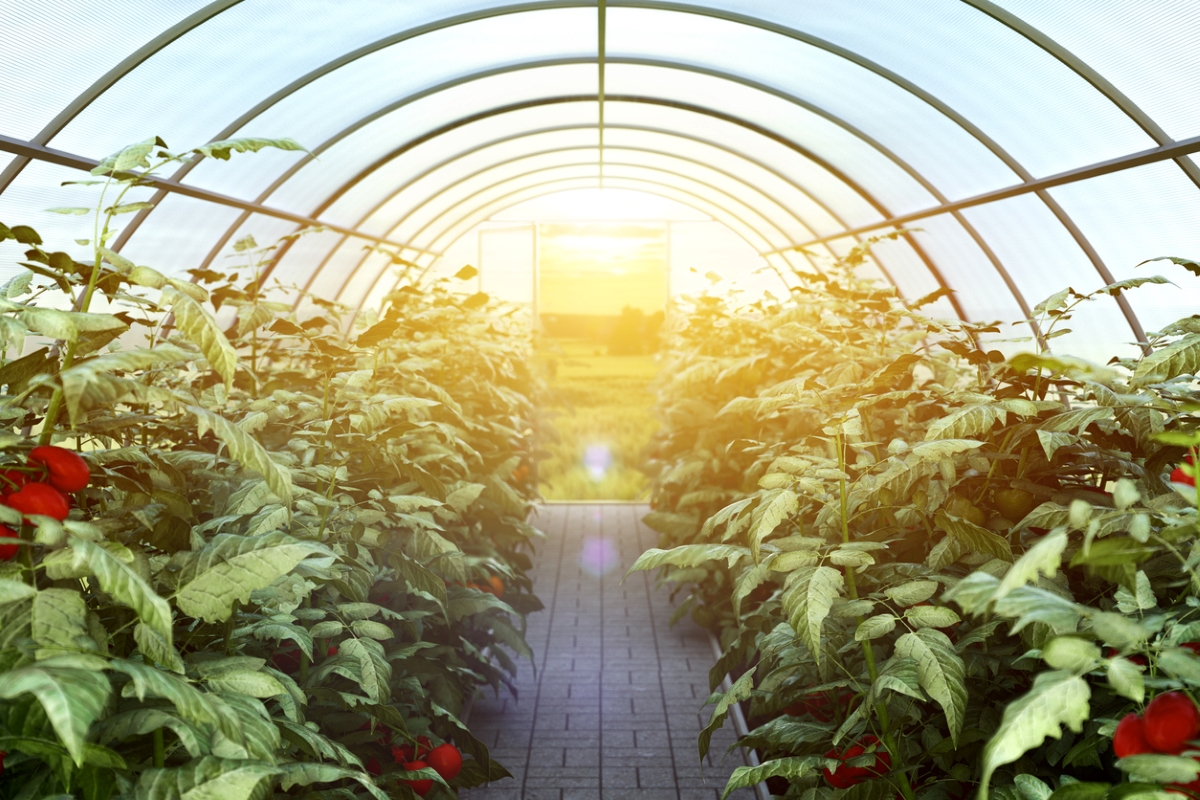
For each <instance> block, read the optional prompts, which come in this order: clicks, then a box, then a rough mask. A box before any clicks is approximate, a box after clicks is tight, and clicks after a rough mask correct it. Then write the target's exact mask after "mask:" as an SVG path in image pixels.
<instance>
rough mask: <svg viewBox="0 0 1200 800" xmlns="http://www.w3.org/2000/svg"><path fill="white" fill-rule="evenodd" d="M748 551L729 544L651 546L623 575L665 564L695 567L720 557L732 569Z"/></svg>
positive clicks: (627, 575) (626, 575)
mask: <svg viewBox="0 0 1200 800" xmlns="http://www.w3.org/2000/svg"><path fill="white" fill-rule="evenodd" d="M749 552H750V551H749V550H747V549H746V548H745V547H738V546H736V545H731V544H686V545H681V546H680V547H673V548H671V549H670V550H659V549H658V548H654V547H652V548H650V549H649V550H647V551H646V552H644V553H642V554H641V555H640V556H638V559H637V561H635V562H633V566H632V567H630V568H629V572H626V573H625V577H626V578H628V577H629V575H630V574H631V573H633V572H637V571H639V570H647V569H657V568H658V567H661V566H664V565H667V564H669V565H671V566H674V567H695V566H699V565H700V564H706V563H708V562H709V561H717V560H720V559H725V562H726V564H727V566H728V568H729V569H733V565H734V564H736V563H737V562H738V560H739V559H740V558H742V557H743V556H746V555H748V554H749Z"/></svg>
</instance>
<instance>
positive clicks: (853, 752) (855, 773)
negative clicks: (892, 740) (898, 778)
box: [822, 735, 892, 789]
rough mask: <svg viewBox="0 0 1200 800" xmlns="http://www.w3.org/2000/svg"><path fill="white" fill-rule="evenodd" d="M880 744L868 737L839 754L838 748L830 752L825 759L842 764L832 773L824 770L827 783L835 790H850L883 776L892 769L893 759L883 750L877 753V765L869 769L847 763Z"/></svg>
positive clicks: (880, 749) (877, 740)
mask: <svg viewBox="0 0 1200 800" xmlns="http://www.w3.org/2000/svg"><path fill="white" fill-rule="evenodd" d="M878 744H879V739H878V738H876V737H874V736H870V735H867V736H864V737H862V738H861V739H859V740H858V741H857V742H856V743H855V744H853V745H851V746H850V747H847V748H846V749H845V750H844V751H842V752H841V753H838V751H837V748H836V747H835V748H834V749H833V750H830V751H829V752H828V753H826V754H825V757H826V758H836V759H837V760H838V761H841V762H842V764H841V766H839V767H838V768H837V769H835V770H833V771H832V772H830V771H829V770H828V769H823V770H822V773H823V774H824V775H825V781H826V782H827V783H828V784H829V785H830V786H832V787H833V788H835V789H848V788H850V787H851V786H854V785H856V784H859V783H862V782H863V781H865V780H868V779H870V778H874V777H878V776H879V775H883V774H884V773H885V772H887V771H888V770H890V769H891V768H892V757H891V756H890V755H888V753H887V751H886V750H884V749H883V748H879V749H878V750H876V751H875V763H874V764H872V765H871V766H869V767H852V766H850V765H848V764H846V763H845V762H847V761H849V760H851V759H853V758H857V757H859V756H861V755H863V754H864V753H866V752H867V748H868V747H871V746H872V745H878Z"/></svg>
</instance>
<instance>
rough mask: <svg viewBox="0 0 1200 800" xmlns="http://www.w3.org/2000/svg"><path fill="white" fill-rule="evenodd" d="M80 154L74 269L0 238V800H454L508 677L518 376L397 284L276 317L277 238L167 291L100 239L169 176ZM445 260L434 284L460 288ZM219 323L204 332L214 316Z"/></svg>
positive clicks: (476, 328)
mask: <svg viewBox="0 0 1200 800" xmlns="http://www.w3.org/2000/svg"><path fill="white" fill-rule="evenodd" d="M265 147H275V148H283V149H295V148H297V147H299V146H298V145H296V144H295V143H294V142H290V141H288V140H278V141H275V140H233V141H227V142H217V143H213V144H209V145H206V146H205V147H202V148H197V149H195V150H191V151H186V152H181V153H177V152H172V151H170V150H168V148H167V146H166V145H165V144H164V143H163V142H162V141H161V140H148V141H146V142H142V143H139V144H137V145H134V146H131V147H129V148H126V149H124V150H122V151H120V152H118V153H116V154H114V155H113V156H111V157H109V158H108V159H106V160H105V161H104V162H102V163H101V164H100V166H99V167H97V169H96V170H95V171H94V173H93V179H92V180H90V181H86V182H84V183H87V184H90V185H94V189H93V190H94V191H96V192H98V194H99V199H98V202H97V204H96V207H95V208H94V209H89V208H62V209H55V210H56V211H58V212H59V213H64V214H72V215H73V214H78V215H86V214H92V215H94V220H95V222H94V226H93V231H94V232H93V235H92V236H91V237H90V238H89V239H87V240H80V241H79V244H80V245H81V246H86V247H87V248H89V249H90V250H91V251H92V253H93V256H94V257H93V259H92V261H91V262H84V261H79V260H76V259H74V258H72V257H71V256H69V255H68V254H66V253H64V252H58V251H53V250H51V249H50V248H49V247H47V246H45V245H44V244H43V242H42V240H41V239H40V237H39V236H38V234H37V233H36V232H35V231H34V230H32V229H30V228H28V227H24V226H18V225H13V226H11V227H10V226H6V225H0V248H5V249H4V250H3V253H4V254H5V255H6V256H7V255H8V254H14V255H15V257H16V260H19V261H20V264H21V265H22V267H23V269H21V270H19V271H18V272H17V273H16V276H15V277H13V278H12V279H11V280H9V281H8V282H7V283H6V284H4V285H3V286H2V287H0V346H2V347H3V353H2V355H3V361H2V362H0V385H3V387H4V392H3V396H2V399H0V426H2V428H3V429H2V431H0V483H2V484H3V486H0V523H2V524H3V525H4V526H5V527H3V528H0V798H4V799H5V800H17V799H18V798H20V799H23V798H38V797H54V796H74V797H82V798H86V800H104V799H105V798H109V797H136V798H156V799H157V798H189V800H191V799H193V798H209V797H220V798H222V800H239V799H240V798H260V797H265V796H277V795H280V794H282V795H287V796H297V797H299V796H303V797H313V798H320V797H343V798H344V797H362V796H367V795H369V796H372V797H376V798H385V797H397V798H411V797H416V796H421V797H425V796H428V797H431V798H433V797H452V796H454V793H455V790H456V789H457V788H460V787H466V786H473V785H478V784H482V783H485V782H487V781H491V780H496V779H498V778H500V777H504V776H506V775H507V774H508V773H507V772H506V771H505V770H504V768H503V766H502V765H500V764H499V763H497V762H495V761H493V760H492V759H491V758H490V756H489V753H488V749H487V747H486V746H485V745H484V744H483V743H482V742H480V741H479V740H478V739H476V738H475V737H474V736H473V735H472V734H471V731H470V730H469V729H468V727H467V726H466V725H465V724H464V723H463V722H462V719H461V717H462V715H463V712H464V709H465V708H466V707H467V704H468V702H469V699H470V698H471V697H472V696H473V695H474V693H475V692H476V690H477V688H479V687H485V686H489V685H490V686H491V687H492V688H494V689H495V690H496V691H500V690H503V689H505V686H506V684H508V685H509V686H511V682H510V676H511V675H512V674H513V673H514V672H515V670H516V668H517V665H516V663H515V661H516V659H518V658H520V657H530V656H531V653H530V651H529V647H528V645H527V644H526V643H525V640H524V635H523V634H524V619H525V615H526V614H528V613H530V612H533V611H535V610H537V609H539V608H540V607H541V604H540V602H539V601H538V599H537V597H536V596H534V595H533V594H532V593H531V591H530V581H529V579H528V578H527V577H526V574H525V573H526V570H528V569H529V567H530V560H529V553H530V552H531V548H532V544H533V542H534V541H535V540H536V539H537V538H538V537H539V536H540V534H539V533H538V531H536V530H535V529H534V528H532V527H530V526H529V525H528V524H527V523H526V518H527V516H528V511H529V509H530V507H531V503H532V501H533V500H534V499H535V498H536V487H534V486H533V485H532V484H531V482H530V478H529V473H530V470H529V465H530V460H531V457H532V456H531V448H532V430H531V427H532V425H531V420H532V418H533V417H532V415H533V411H534V408H533V404H532V398H533V397H534V396H535V393H536V392H537V391H538V386H539V384H538V381H537V380H536V379H535V377H534V376H533V375H532V374H531V372H530V370H529V363H530V348H529V340H528V335H527V333H526V332H525V331H524V330H522V328H521V327H520V326H519V325H517V324H515V323H513V322H512V317H511V315H510V312H509V311H508V310H507V309H505V308H501V307H499V306H497V304H496V303H494V302H492V301H491V300H490V299H489V298H488V297H487V296H486V295H483V294H474V295H467V294H464V293H460V292H458V291H456V289H457V283H456V281H440V282H434V283H425V282H423V281H421V280H420V279H419V276H418V275H417V274H416V272H415V270H414V268H413V266H412V265H410V264H407V263H406V262H404V261H403V260H402V259H400V258H399V257H393V261H394V263H395V264H396V265H397V267H398V268H399V269H400V270H401V271H402V273H403V275H404V277H405V279H404V280H403V281H401V283H400V285H399V288H398V289H397V290H396V291H395V292H393V293H392V294H391V295H389V296H388V298H387V299H386V300H385V302H384V304H383V306H382V308H381V309H380V310H379V311H378V312H372V313H366V314H361V315H359V316H358V318H357V319H356V320H355V319H353V317H352V316H351V312H350V310H349V309H346V308H343V307H341V306H338V305H336V304H333V303H328V302H325V301H323V300H321V299H319V298H308V299H309V300H310V301H311V305H310V307H311V308H312V312H311V313H307V314H306V315H304V316H297V315H296V314H295V313H294V312H293V310H292V308H293V305H292V302H291V301H290V298H287V297H286V292H285V291H284V287H281V286H279V285H278V284H277V283H272V284H270V285H268V284H267V283H266V281H265V280H264V279H263V275H264V274H265V272H266V267H267V266H268V264H269V263H270V262H271V259H272V258H273V257H274V255H275V250H276V247H275V246H268V247H259V246H258V245H257V244H256V243H255V242H254V241H253V239H251V238H246V239H243V240H241V241H240V242H238V243H237V245H236V246H235V250H236V251H237V252H238V254H239V266H238V267H237V268H235V269H222V270H216V269H205V270H193V271H192V272H191V275H190V279H189V280H181V279H178V278H174V277H170V276H168V275H164V274H162V273H160V272H158V271H156V270H154V269H152V268H150V267H147V266H143V265H137V264H134V263H132V262H131V261H129V260H128V259H127V258H126V257H124V256H122V255H121V254H119V253H117V252H114V251H113V250H112V249H111V247H110V245H111V243H112V241H113V239H114V237H115V236H116V234H117V233H118V228H119V224H120V222H121V221H122V220H123V219H126V218H127V217H125V216H124V215H126V214H129V213H132V212H136V211H139V210H142V209H145V208H147V207H148V204H147V203H142V202H134V201H133V200H131V199H130V197H131V195H130V192H131V191H134V190H135V189H136V188H137V187H138V186H141V185H143V184H144V183H145V182H146V180H147V177H148V176H150V175H152V174H153V173H154V172H155V171H156V170H159V169H161V168H162V167H164V166H167V165H170V164H177V163H179V162H181V161H183V160H186V159H193V158H199V157H208V158H218V159H227V158H229V157H230V155H231V154H232V153H238V152H249V151H254V150H259V149H262V148H265ZM472 274H473V273H472V270H471V268H469V267H468V268H464V270H463V271H462V272H460V273H459V275H458V278H459V279H464V280H465V279H468V278H470V277H472ZM218 319H227V320H230V322H229V323H228V324H224V323H223V324H218V322H217V320H218Z"/></svg>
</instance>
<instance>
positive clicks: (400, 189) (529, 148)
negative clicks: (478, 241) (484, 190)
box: [362, 126, 597, 230]
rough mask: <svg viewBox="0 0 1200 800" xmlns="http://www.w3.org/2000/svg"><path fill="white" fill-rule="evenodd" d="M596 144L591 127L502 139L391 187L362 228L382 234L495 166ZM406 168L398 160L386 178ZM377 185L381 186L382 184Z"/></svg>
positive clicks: (405, 163)
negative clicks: (438, 196)
mask: <svg viewBox="0 0 1200 800" xmlns="http://www.w3.org/2000/svg"><path fill="white" fill-rule="evenodd" d="M596 141H597V135H596V129H595V128H594V127H592V126H581V127H579V128H574V129H572V130H563V131H549V132H546V133H534V134H530V135H528V136H520V135H517V136H516V137H515V138H509V137H505V138H504V140H503V141H501V142H498V143H496V144H493V145H485V146H482V147H478V148H476V149H473V150H471V151H469V152H466V153H464V154H463V155H462V156H461V157H458V158H455V157H453V156H451V157H448V158H447V159H446V160H444V161H443V162H441V163H439V164H438V165H436V166H434V167H429V168H427V169H426V170H424V171H423V172H422V173H421V174H420V175H418V176H416V177H414V178H412V179H411V180H409V181H405V182H403V183H398V184H395V185H394V186H391V187H390V189H391V191H390V193H389V194H388V195H387V196H386V197H385V198H384V199H383V200H381V201H380V202H379V203H377V207H376V208H375V209H373V210H372V211H371V212H370V214H369V215H368V216H367V217H366V219H365V221H364V222H363V223H362V224H363V225H364V228H365V229H367V230H384V228H380V227H379V226H380V225H386V226H389V227H390V226H392V225H394V224H395V223H396V221H397V220H399V219H402V218H403V217H405V216H406V215H408V214H410V213H412V211H413V209H414V208H415V207H416V206H418V205H420V204H421V203H423V202H425V200H426V199H427V198H429V197H431V196H433V195H435V194H437V193H438V192H439V191H442V190H444V189H447V188H449V187H450V186H452V185H454V184H456V183H459V182H461V181H464V180H467V179H469V178H471V177H472V176H474V175H477V174H479V173H481V172H483V171H486V170H488V169H491V168H493V167H495V166H497V165H500V164H505V163H508V162H510V161H513V160H514V159H518V158H525V157H528V156H531V155H539V154H550V153H555V152H561V151H563V150H569V149H576V148H583V147H595V146H596ZM431 144H432V143H431ZM408 166H409V164H408V159H401V160H398V161H397V162H394V163H393V164H390V165H389V169H388V172H387V176H389V177H390V176H392V175H393V174H394V171H395V170H396V169H399V170H405V171H406V168H407V167H408ZM364 183H366V182H365V181H364ZM376 185H378V186H384V184H382V183H378V184H376ZM371 188H374V186H372V187H371Z"/></svg>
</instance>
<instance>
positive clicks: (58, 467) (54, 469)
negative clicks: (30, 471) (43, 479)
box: [29, 445, 92, 492]
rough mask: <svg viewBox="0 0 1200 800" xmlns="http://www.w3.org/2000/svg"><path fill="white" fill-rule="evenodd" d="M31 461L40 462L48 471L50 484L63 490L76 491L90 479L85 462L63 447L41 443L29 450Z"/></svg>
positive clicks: (89, 472)
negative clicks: (40, 445) (39, 445)
mask: <svg viewBox="0 0 1200 800" xmlns="http://www.w3.org/2000/svg"><path fill="white" fill-rule="evenodd" d="M29 460H30V462H31V463H34V464H40V465H41V466H43V467H45V468H46V470H47V471H48V472H49V473H50V476H49V479H50V485H51V486H53V487H54V488H55V489H61V490H62V491H64V492H78V491H79V490H80V489H83V488H84V487H86V486H87V485H88V483H89V482H90V481H91V480H92V471H91V470H90V469H88V465H87V462H86V461H84V460H83V458H82V457H81V456H80V455H79V454H78V453H76V452H73V451H71V450H67V449H66V448H64V447H55V446H54V445H43V446H42V447H35V448H33V449H32V450H30V451H29Z"/></svg>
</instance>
